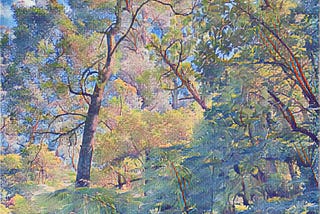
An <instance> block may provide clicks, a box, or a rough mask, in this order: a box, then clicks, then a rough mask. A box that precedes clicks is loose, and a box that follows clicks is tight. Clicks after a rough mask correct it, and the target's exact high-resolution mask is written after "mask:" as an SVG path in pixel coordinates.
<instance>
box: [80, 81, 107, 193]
mask: <svg viewBox="0 0 320 214" xmlns="http://www.w3.org/2000/svg"><path fill="white" fill-rule="evenodd" d="M103 85H105V84H103ZM103 92H104V89H103V87H99V86H98V83H97V84H96V86H95V89H94V92H93V95H92V97H91V103H90V106H89V109H88V115H87V119H86V121H85V126H84V131H83V139H82V145H81V149H80V154H79V161H78V167H77V178H76V187H88V186H90V170H91V161H92V152H93V145H94V134H95V132H96V129H97V126H98V116H99V111H100V107H101V101H102V97H103Z"/></svg>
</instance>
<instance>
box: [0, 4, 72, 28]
mask: <svg viewBox="0 0 320 214" xmlns="http://www.w3.org/2000/svg"><path fill="white" fill-rule="evenodd" d="M36 1H37V3H38V4H41V3H42V4H44V3H45V2H47V0H1V4H0V26H3V25H4V26H7V27H12V26H14V24H15V22H14V20H13V12H12V10H11V6H12V4H19V5H23V6H27V7H31V6H34V5H35V2H36ZM58 2H60V3H62V4H64V5H65V6H66V3H65V2H66V1H65V0H58Z"/></svg>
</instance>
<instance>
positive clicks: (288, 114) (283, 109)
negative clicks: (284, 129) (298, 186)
mask: <svg viewBox="0 0 320 214" xmlns="http://www.w3.org/2000/svg"><path fill="white" fill-rule="evenodd" d="M268 93H269V94H270V96H271V97H272V98H273V99H274V100H275V101H276V103H275V104H276V106H277V108H278V109H279V110H280V112H281V113H282V115H283V116H284V118H285V120H286V121H287V122H288V123H289V125H290V127H291V129H292V131H294V132H299V133H302V134H304V135H306V136H308V137H310V139H311V140H312V141H313V142H315V143H316V145H317V146H319V144H320V142H319V139H318V137H317V135H316V134H314V133H312V132H310V131H309V130H307V129H305V128H302V127H299V126H298V125H297V123H296V120H295V117H294V115H293V114H292V112H291V110H290V109H289V107H287V106H286V105H285V104H284V103H283V102H282V101H281V100H280V99H279V98H278V97H277V96H276V95H275V93H274V92H272V91H271V90H268Z"/></svg>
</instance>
